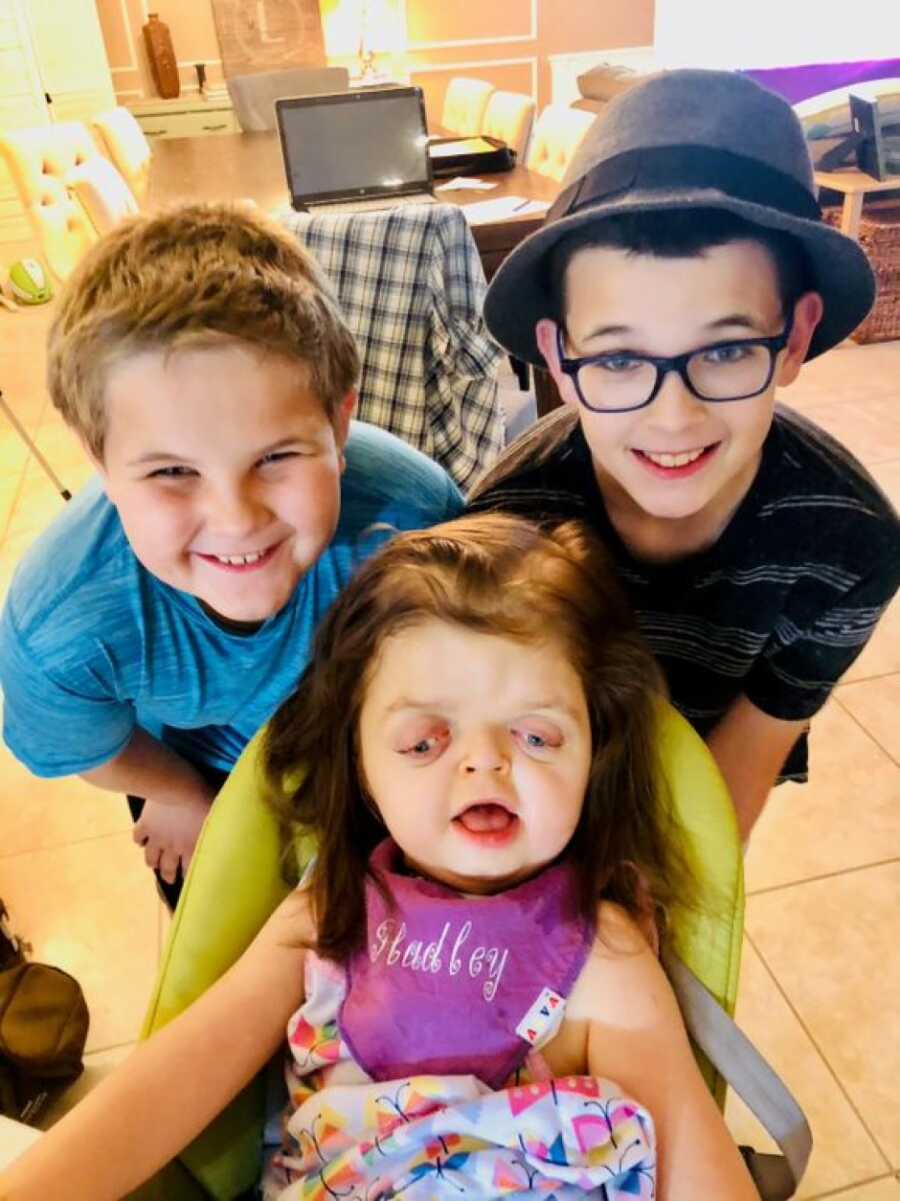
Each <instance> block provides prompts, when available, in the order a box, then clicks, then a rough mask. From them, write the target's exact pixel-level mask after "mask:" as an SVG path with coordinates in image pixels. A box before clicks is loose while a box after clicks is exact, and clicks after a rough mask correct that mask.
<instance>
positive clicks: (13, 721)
mask: <svg viewBox="0 0 900 1201" xmlns="http://www.w3.org/2000/svg"><path fill="white" fill-rule="evenodd" d="M346 459H347V467H346V470H345V472H344V474H343V476H342V479H341V515H340V520H339V523H338V527H337V530H336V531H335V535H334V538H333V539H332V541H331V543H330V545H329V546H328V547H327V549H326V550H325V551H324V553H323V554H322V556H321V557H320V559H319V560H318V562H317V563H316V564H315V566H313V567H312V568H310V570H309V571H308V572H307V573H306V575H305V576H304V577H303V578H302V579H301V580H300V582H299V584H298V585H297V588H296V590H295V592H294V595H293V597H292V598H291V600H290V601H289V603H288V604H287V605H285V607H284V608H283V609H282V610H281V611H280V612H279V613H276V614H275V616H274V617H270V618H269V619H268V620H267V621H266V622H264V623H263V624H262V625H261V626H260V628H259V629H258V630H257V631H255V632H253V633H249V634H248V633H231V632H229V631H228V630H226V629H223V628H221V627H220V626H219V625H217V624H216V622H215V621H213V620H212V619H211V618H210V617H209V616H208V615H207V614H206V613H205V612H204V611H203V609H202V607H201V606H200V603H199V602H198V600H197V598H196V597H194V596H191V595H190V594H188V593H186V592H180V591H178V590H177V589H175V588H172V587H170V586H169V585H168V584H164V583H163V582H162V581H161V580H158V579H157V578H156V576H154V575H151V573H150V572H148V571H147V570H146V568H144V567H143V566H142V565H141V564H140V563H139V562H138V560H137V558H136V557H135V555H134V552H133V551H132V549H131V546H130V544H129V542H128V540H127V538H126V537H125V533H124V531H123V529H122V524H121V522H120V521H119V517H118V513H117V512H116V510H115V508H114V507H113V506H112V505H111V504H110V502H109V501H108V500H107V498H106V495H105V493H104V492H103V491H102V489H101V488H100V484H99V481H98V480H92V481H91V482H90V483H89V484H88V485H87V486H86V487H85V488H84V489H83V490H82V491H81V492H80V493H79V494H78V496H76V497H75V499H74V500H72V501H71V502H70V503H69V504H68V505H67V507H66V510H65V512H63V513H62V514H61V515H60V517H59V518H58V519H57V520H56V521H54V522H53V524H52V525H51V526H50V527H49V528H48V529H47V530H46V531H45V532H44V533H43V534H42V535H41V537H40V538H39V539H38V540H37V542H35V544H34V545H33V546H32V547H31V548H30V550H29V551H28V552H27V553H26V555H25V556H24V558H23V559H22V562H21V564H20V566H19V568H18V571H17V572H16V575H15V578H14V580H13V583H12V587H11V589H10V593H9V597H8V599H7V602H6V606H5V608H4V611H3V616H2V620H0V682H2V686H3V692H4V721H3V735H4V738H5V740H6V744H7V746H8V747H9V749H10V750H11V751H12V753H13V754H14V755H15V756H16V758H17V759H20V760H21V761H22V762H23V763H24V764H25V765H26V767H28V768H29V769H30V770H31V771H32V772H34V774H35V775H38V776H66V775H72V774H75V773H80V772H85V771H90V770H91V769H92V768H94V767H98V766H99V765H100V764H102V763H105V762H107V760H109V759H112V758H113V757H114V756H115V755H118V754H119V753H120V752H121V751H122V750H124V748H125V746H126V745H127V743H128V741H129V739H130V738H131V735H132V733H133V731H134V729H135V727H136V726H140V727H141V728H143V729H144V730H146V731H148V733H150V734H153V735H155V736H156V737H157V738H161V739H162V740H163V741H164V742H165V743H167V744H168V745H169V746H171V747H172V748H173V749H174V750H176V751H178V752H179V753H180V754H181V755H183V756H184V757H185V758H186V759H189V760H190V761H191V762H193V763H196V764H203V765H209V766H212V767H217V768H221V769H224V770H226V771H227V770H229V769H230V768H231V767H232V766H233V764H234V762H235V760H236V759H237V757H238V756H239V755H240V753H241V751H242V750H243V748H244V746H245V744H246V743H247V742H248V741H249V739H250V738H251V737H252V736H253V734H254V733H255V732H256V730H257V729H258V728H259V727H260V726H261V725H262V724H263V722H265V721H266V720H267V719H268V718H269V717H270V716H271V714H272V713H273V712H274V711H275V709H276V708H277V707H278V705H279V704H280V703H281V702H282V701H283V700H284V699H285V697H287V696H288V695H289V694H290V692H291V690H292V689H293V687H294V685H295V684H296V682H297V678H298V676H299V675H300V673H301V671H302V670H303V668H304V667H305V666H306V663H307V660H308V658H309V653H310V647H311V643H312V636H313V633H314V631H315V628H316V625H317V624H318V622H319V620H320V619H321V617H322V616H323V615H324V613H325V611H326V610H327V608H328V607H329V605H330V604H331V602H332V601H333V600H334V598H335V597H336V596H337V595H338V593H339V592H340V591H341V589H342V588H343V587H344V585H345V584H346V583H347V581H348V580H349V578H350V576H351V575H352V574H353V571H354V569H355V568H356V567H357V566H358V565H359V563H361V562H362V561H363V560H364V559H366V558H367V557H368V556H369V555H370V554H372V552H373V551H374V550H376V549H377V548H378V547H379V546H381V545H382V544H383V543H384V542H385V541H386V540H387V539H388V538H390V536H391V532H392V531H391V529H390V528H388V529H385V528H384V527H385V526H387V527H392V528H393V530H408V529H420V528H424V527H427V526H430V525H433V524H435V523H436V522H439V521H445V520H449V519H450V518H452V517H455V516H456V515H457V514H458V513H459V512H460V510H461V508H462V498H461V496H460V494H459V492H458V491H457V489H456V486H455V485H454V484H453V483H452V481H451V480H450V478H449V476H447V475H446V473H445V472H444V471H443V469H442V468H440V467H438V466H437V464H435V463H432V462H431V460H430V459H427V458H426V457H425V456H424V455H422V454H420V453H419V451H417V450H413V449H412V448H411V447H409V446H407V445H406V443H404V442H401V441H400V440H399V439H398V438H395V437H394V436H393V435H392V434H388V433H385V432H384V431H383V430H379V429H376V428H375V427H374V426H370V425H364V424H362V423H360V422H354V423H353V426H352V429H351V434H350V438H349V439H348V442H347V447H346ZM373 526H376V527H379V528H376V529H374V530H372V529H371V528H370V527H373Z"/></svg>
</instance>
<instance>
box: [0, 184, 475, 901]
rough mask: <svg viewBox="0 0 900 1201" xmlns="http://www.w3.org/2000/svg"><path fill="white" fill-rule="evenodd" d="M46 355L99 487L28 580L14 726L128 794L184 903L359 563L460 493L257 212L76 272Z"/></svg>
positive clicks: (107, 256)
mask: <svg viewBox="0 0 900 1201" xmlns="http://www.w3.org/2000/svg"><path fill="white" fill-rule="evenodd" d="M48 363H49V365H48V381H49V389H50V394H51V397H52V400H53V403H54V405H55V406H56V407H57V409H59V411H60V412H61V414H62V415H63V418H64V419H65V421H66V422H67V424H68V425H69V426H70V427H71V428H72V430H73V431H74V432H75V433H76V435H77V436H78V438H79V439H80V441H81V442H82V444H83V445H84V447H85V449H86V451H87V453H88V454H89V456H90V457H91V459H92V460H93V462H94V464H95V466H96V468H97V472H98V477H99V478H98V479H97V480H94V481H93V482H91V483H90V484H88V486H87V487H86V488H85V489H84V490H83V491H82V492H81V493H80V494H79V495H78V496H77V497H76V498H75V499H74V500H73V501H72V502H71V504H70V505H69V506H68V507H67V509H66V511H65V512H64V513H62V514H61V515H60V517H59V518H58V519H57V520H56V521H55V522H54V523H53V524H52V525H51V526H50V527H49V529H47V530H46V531H45V532H44V534H43V535H42V536H41V537H40V538H39V539H38V541H37V542H36V543H35V544H34V546H33V547H32V548H31V549H30V550H29V552H28V553H27V554H26V555H25V557H24V559H23V561H22V563H21V565H20V567H19V570H18V572H17V573H16V576H15V579H14V581H13V584H12V588H11V590H10V593H9V597H8V599H7V603H6V606H5V609H4V611H3V616H2V622H0V679H2V686H3V691H4V738H5V740H6V743H7V745H8V746H9V748H10V750H11V751H12V752H13V754H14V755H15V756H16V757H17V758H18V759H20V760H21V761H22V762H23V763H24V764H25V765H26V766H27V767H28V768H29V769H30V770H31V771H33V772H34V773H35V774H36V775H39V776H65V775H73V774H77V775H80V776H82V777H83V778H84V779H86V780H89V781H90V782H91V783H93V784H96V785H97V786H99V787H100V788H106V789H111V790H113V791H116V792H124V793H127V794H129V798H130V800H131V801H132V812H133V813H134V814H135V815H136V817H137V824H136V826H135V832H134V837H135V841H136V842H138V843H140V844H141V845H143V847H144V853H145V857H146V861H147V863H148V865H149V866H150V867H152V868H154V869H155V870H156V871H157V874H158V878H160V881H161V884H162V887H163V891H164V893H165V895H166V898H167V900H168V901H169V902H170V903H171V904H174V902H175V900H176V899H177V895H178V891H179V889H180V878H181V873H182V871H183V869H184V868H186V866H187V864H188V862H189V860H190V856H191V853H192V851H193V847H194V844H195V842H196V839H197V836H198V834H199V832H200V828H201V826H202V824H203V821H204V818H205V816H206V814H207V812H208V810H209V806H210V804H211V803H212V800H213V798H214V796H215V793H216V791H217V787H218V784H219V783H220V782H221V780H222V779H223V778H224V773H227V772H228V771H229V770H230V768H231V767H232V766H233V764H234V762H235V760H236V759H237V757H238V756H239V754H240V752H241V750H242V749H243V747H244V745H245V744H246V743H247V741H248V740H249V739H250V737H251V736H252V735H253V733H254V732H255V731H256V729H257V728H258V727H259V726H260V725H261V724H262V723H263V722H264V721H265V720H266V719H267V718H268V717H269V716H270V714H271V713H272V712H273V711H274V709H275V708H276V707H277V706H278V705H279V704H280V703H281V701H282V700H284V698H285V697H286V696H287V695H288V694H289V693H290V691H291V689H292V688H293V686H294V684H295V682H296V680H297V677H298V676H299V674H300V672H301V670H302V669H303V667H304V666H305V664H306V660H307V658H308V655H309V650H310V643H311V638H312V635H313V632H314V630H315V627H316V624H317V623H318V621H319V619H320V618H321V616H322V615H323V613H324V612H325V610H326V609H327V608H328V606H329V604H330V603H331V601H332V600H333V599H334V597H335V596H336V595H337V593H338V592H339V591H340V590H341V588H342V587H343V586H344V584H345V583H346V581H347V580H348V578H349V576H350V575H351V574H352V572H353V570H354V568H355V566H356V565H357V564H358V563H359V562H360V560H361V559H363V558H365V557H366V556H368V555H369V554H371V553H372V551H374V550H375V549H376V548H377V547H378V546H379V545H381V543H382V542H383V541H384V540H385V539H386V538H387V537H388V536H389V535H390V532H391V530H392V529H415V528H418V527H422V526H427V525H430V524H432V523H434V522H439V521H443V520H445V519H447V518H450V517H453V516H454V515H456V513H458V512H459V510H460V508H461V506H462V501H461V497H460V495H459V493H458V491H457V489H456V487H455V486H454V484H453V483H452V482H451V481H450V479H449V477H448V476H447V475H446V474H445V473H444V472H443V471H442V470H441V468H439V467H438V466H436V465H435V464H434V463H432V462H431V461H430V460H428V459H427V458H426V457H425V456H423V455H422V454H420V453H419V452H418V451H415V450H413V449H412V448H410V447H408V446H406V445H405V444H404V443H403V442H401V441H399V440H398V439H397V438H394V437H393V436H392V435H390V434H387V433H384V432H382V431H380V430H377V429H375V428H373V427H371V426H367V425H363V424H361V423H354V422H352V421H351V413H352V410H353V405H354V400H355V390H354V389H355V387H356V382H357V378H358V374H359V359H358V353H357V349H356V346H355V344H354V341H353V338H352V335H351V334H350V332H349V331H348V329H347V328H346V326H345V325H344V322H343V320H342V317H341V315H340V313H339V311H338V309H337V306H336V304H335V302H334V300H333V299H332V295H331V291H330V289H329V288H328V286H327V285H326V283H325V281H324V278H323V276H322V274H321V272H320V270H319V269H318V267H317V266H316V265H315V264H314V263H313V262H312V260H311V259H310V258H309V256H308V255H307V254H306V253H305V252H304V251H303V250H302V249H301V248H300V246H299V245H298V244H297V243H296V242H295V241H294V240H293V239H292V238H291V237H290V236H289V235H287V234H286V233H285V232H284V231H282V230H280V229H278V228H277V227H276V226H274V225H272V224H270V223H269V222H268V221H265V220H263V219H262V218H260V217H259V216H257V215H254V214H251V213H250V212H248V211H246V210H245V209H242V208H238V207H235V208H229V207H226V206H209V207H207V206H191V207H186V208H182V209H180V210H176V211H174V212H171V213H168V214H165V215H162V216H157V217H141V218H137V219H135V220H133V221H131V222H128V223H126V224H124V225H122V226H120V227H119V228H117V229H116V230H115V231H114V232H113V233H112V234H110V235H109V236H108V237H107V238H105V239H104V240H103V241H102V242H100V243H99V244H98V245H97V246H96V247H95V248H94V249H93V250H92V251H91V253H90V254H89V255H88V256H87V257H86V258H85V260H84V261H83V262H82V264H81V265H80V266H79V268H78V270H77V271H76V273H75V274H74V275H73V277H72V279H71V280H70V282H69V284H68V286H67V288H66V290H65V292H64V294H63V296H62V298H61V302H60V308H59V312H58V314H57V316H56V319H55V321H54V324H53V327H52V329H51V332H50V337H49V346H48Z"/></svg>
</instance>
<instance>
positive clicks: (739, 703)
mask: <svg viewBox="0 0 900 1201" xmlns="http://www.w3.org/2000/svg"><path fill="white" fill-rule="evenodd" d="M808 725H809V722H808V720H807V719H806V718H804V719H802V720H800V721H783V720H782V719H781V718H778V717H770V716H769V714H768V713H763V711H762V709H758V708H757V707H756V705H754V704H753V702H752V701H750V700H748V699H747V697H746V696H739V697H738V698H737V700H735V701H734V702H733V703H732V705H731V707H730V708H729V709H728V710H727V712H726V713H725V715H724V717H722V718H721V720H720V721H719V723H718V724H717V725H716V726H714V727H713V729H712V730H711V731H710V732H709V734H708V735H707V738H706V745H707V746H708V747H709V749H710V751H711V752H712V756H713V758H714V759H715V761H716V763H717V764H718V767H719V771H720V772H721V773H722V775H723V776H724V778H725V783H726V784H727V785H728V791H729V792H730V793H731V799H732V801H733V803H734V809H735V813H736V814H737V821H738V830H739V832H740V836H741V841H742V842H745V841H746V840H747V838H748V837H749V835H750V832H751V831H752V829H753V826H754V825H755V823H756V819H757V818H758V817H759V815H760V813H762V811H763V808H764V806H765V803H766V800H767V799H768V796H769V793H770V792H771V790H772V788H773V787H774V785H775V781H776V780H777V779H778V774H779V772H780V771H781V769H782V767H783V766H784V761H785V759H787V757H788V754H789V753H790V750H791V747H792V746H793V745H794V743H795V742H796V741H797V739H798V738H799V737H800V735H801V734H802V733H803V731H804V730H805V729H806V728H807V726H808Z"/></svg>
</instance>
